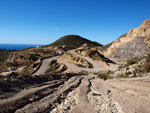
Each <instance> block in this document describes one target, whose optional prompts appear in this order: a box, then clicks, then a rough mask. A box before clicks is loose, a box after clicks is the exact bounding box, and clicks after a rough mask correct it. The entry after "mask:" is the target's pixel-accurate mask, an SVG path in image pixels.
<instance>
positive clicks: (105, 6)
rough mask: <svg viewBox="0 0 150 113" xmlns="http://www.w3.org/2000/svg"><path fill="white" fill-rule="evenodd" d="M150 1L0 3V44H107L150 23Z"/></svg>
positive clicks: (15, 0)
mask: <svg viewBox="0 0 150 113" xmlns="http://www.w3.org/2000/svg"><path fill="white" fill-rule="evenodd" d="M149 5H150V1H149V0H0V43H12V44H49V43H52V42H54V41H55V40H57V39H59V38H60V37H62V36H64V35H69V34H77V35H80V36H82V37H84V38H87V39H89V40H92V41H97V42H99V43H101V44H108V43H110V42H112V41H114V40H115V39H117V38H118V37H119V36H120V35H122V34H123V33H128V32H129V30H130V29H131V28H136V27H138V26H139V25H140V24H141V23H142V22H143V21H144V20H146V19H150V7H149Z"/></svg>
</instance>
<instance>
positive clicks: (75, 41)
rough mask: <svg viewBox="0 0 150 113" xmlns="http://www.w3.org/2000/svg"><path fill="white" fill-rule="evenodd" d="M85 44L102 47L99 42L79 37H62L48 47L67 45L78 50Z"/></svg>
mask: <svg viewBox="0 0 150 113" xmlns="http://www.w3.org/2000/svg"><path fill="white" fill-rule="evenodd" d="M85 43H86V44H87V45H88V46H90V47H95V46H102V45H101V44H99V43H98V42H95V41H90V40H88V39H85V38H83V37H81V36H78V35H67V36H63V37H61V38H60V39H58V40H56V41H55V42H53V43H52V44H50V45H48V46H61V45H67V46H71V47H74V48H77V47H80V46H81V45H83V44H85Z"/></svg>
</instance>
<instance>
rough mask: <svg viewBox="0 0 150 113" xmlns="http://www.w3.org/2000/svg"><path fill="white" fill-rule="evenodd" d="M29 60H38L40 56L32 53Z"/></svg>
mask: <svg viewBox="0 0 150 113" xmlns="http://www.w3.org/2000/svg"><path fill="white" fill-rule="evenodd" d="M29 60H32V61H36V60H38V57H37V55H35V54H30V56H29Z"/></svg>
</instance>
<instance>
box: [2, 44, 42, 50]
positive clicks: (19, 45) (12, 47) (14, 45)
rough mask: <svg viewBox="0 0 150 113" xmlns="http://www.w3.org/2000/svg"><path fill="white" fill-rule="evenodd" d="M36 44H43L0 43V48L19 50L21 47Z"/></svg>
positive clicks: (24, 47) (34, 45) (35, 45)
mask: <svg viewBox="0 0 150 113" xmlns="http://www.w3.org/2000/svg"><path fill="white" fill-rule="evenodd" d="M37 46H43V45H39V44H0V49H5V50H21V49H26V48H30V47H37Z"/></svg>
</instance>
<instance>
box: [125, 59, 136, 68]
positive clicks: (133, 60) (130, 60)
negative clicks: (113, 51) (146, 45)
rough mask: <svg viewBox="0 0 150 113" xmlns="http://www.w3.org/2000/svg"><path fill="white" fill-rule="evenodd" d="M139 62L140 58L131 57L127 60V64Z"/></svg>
mask: <svg viewBox="0 0 150 113" xmlns="http://www.w3.org/2000/svg"><path fill="white" fill-rule="evenodd" d="M137 62H138V58H132V59H129V60H127V66H129V65H133V64H135V63H137Z"/></svg>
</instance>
